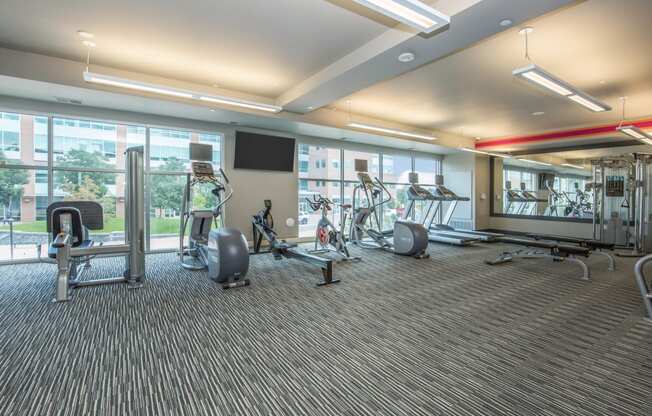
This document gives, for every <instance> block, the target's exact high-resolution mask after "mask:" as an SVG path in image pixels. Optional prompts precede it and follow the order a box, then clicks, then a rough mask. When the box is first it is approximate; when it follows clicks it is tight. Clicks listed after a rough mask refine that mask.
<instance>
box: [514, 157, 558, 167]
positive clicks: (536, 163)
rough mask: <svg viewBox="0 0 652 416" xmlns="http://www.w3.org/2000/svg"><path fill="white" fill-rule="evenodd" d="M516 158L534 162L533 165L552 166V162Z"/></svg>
mask: <svg viewBox="0 0 652 416" xmlns="http://www.w3.org/2000/svg"><path fill="white" fill-rule="evenodd" d="M518 160H520V161H521V162H527V163H534V164H535V165H541V166H552V163H546V162H539V161H538V160H532V159H518Z"/></svg>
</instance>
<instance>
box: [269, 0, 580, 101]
mask: <svg viewBox="0 0 652 416" xmlns="http://www.w3.org/2000/svg"><path fill="white" fill-rule="evenodd" d="M577 2H578V0H546V1H541V0H519V1H513V0H440V1H439V2H436V3H435V4H434V7H435V8H436V9H437V10H439V11H440V12H442V13H445V14H448V15H450V16H451V24H450V27H449V28H448V29H446V30H442V31H439V32H435V34H433V35H432V36H422V35H419V34H418V33H416V32H415V31H414V30H411V29H410V30H408V29H406V28H405V26H402V25H399V26H397V27H396V28H393V29H390V30H388V31H387V32H385V33H383V34H382V35H380V36H379V37H377V38H376V39H373V40H372V41H370V42H369V43H367V44H365V45H363V46H362V47H360V48H358V49H356V50H354V51H353V52H351V53H349V54H348V55H346V56H344V57H343V58H341V59H340V60H338V61H336V62H333V63H332V64H330V65H329V66H327V67H326V68H324V69H322V70H321V71H319V72H317V73H316V74H314V75H313V76H311V77H309V78H308V79H306V80H304V81H303V82H301V83H299V84H297V85H296V86H294V87H293V88H291V89H290V90H288V91H286V92H285V93H283V94H282V95H281V96H280V97H279V98H278V100H277V104H279V105H282V106H283V107H284V108H285V109H286V110H289V111H293V112H297V113H306V112H310V111H312V109H316V108H320V107H324V106H326V105H328V104H330V103H332V102H334V101H337V100H338V99H341V98H344V97H347V96H349V95H351V94H352V93H354V92H356V91H359V90H362V89H364V88H367V87H369V86H371V85H373V84H376V83H378V82H381V81H384V80H387V79H391V78H394V77H397V76H399V75H401V74H403V73H405V72H408V71H411V70H413V69H416V68H418V67H420V66H422V65H425V64H427V63H429V62H432V61H435V60H438V59H441V58H443V57H446V56H448V55H450V54H452V53H454V52H457V51H460V50H462V49H465V48H468V47H470V46H472V45H474V44H475V43H477V42H479V41H481V40H483V39H485V38H487V37H490V36H493V35H495V34H497V33H499V32H501V31H503V30H506V29H509V27H501V26H500V25H499V22H500V21H501V20H503V19H510V20H511V21H512V22H513V25H519V24H521V23H523V22H525V21H527V20H531V19H533V18H536V17H538V16H541V15H543V14H546V13H549V12H551V11H553V10H556V9H558V8H560V7H564V6H568V5H570V4H574V3H577ZM335 30H336V28H335ZM403 52H412V53H414V54H415V59H414V61H412V62H409V63H402V62H399V61H398V59H397V57H398V55H399V54H401V53H403Z"/></svg>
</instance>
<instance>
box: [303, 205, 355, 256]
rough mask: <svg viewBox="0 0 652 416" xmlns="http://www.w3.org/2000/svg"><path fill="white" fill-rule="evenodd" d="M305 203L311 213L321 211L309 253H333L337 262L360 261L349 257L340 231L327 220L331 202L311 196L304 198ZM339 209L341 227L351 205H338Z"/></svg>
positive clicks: (344, 239)
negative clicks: (340, 210)
mask: <svg viewBox="0 0 652 416" xmlns="http://www.w3.org/2000/svg"><path fill="white" fill-rule="evenodd" d="M306 202H308V205H310V208H312V210H313V211H315V212H317V211H320V210H321V218H320V219H319V222H318V223H317V229H316V230H315V249H314V250H312V251H311V253H315V254H322V253H335V254H336V255H338V256H339V259H338V260H340V261H346V260H352V261H360V260H361V259H360V257H351V254H350V253H349V249H348V247H347V246H346V238H345V237H344V234H343V233H342V230H338V229H337V228H335V226H334V225H333V223H332V222H331V220H330V219H329V218H328V213H329V211H331V209H332V208H331V206H332V205H333V201H331V200H330V199H328V198H324V197H322V196H321V195H313V197H312V199H310V198H306ZM340 207H341V208H342V210H343V217H342V226H343V225H344V224H346V218H347V216H348V213H349V210H350V209H351V205H350V204H343V205H340Z"/></svg>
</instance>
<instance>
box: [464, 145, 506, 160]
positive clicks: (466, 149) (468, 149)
mask: <svg viewBox="0 0 652 416" xmlns="http://www.w3.org/2000/svg"><path fill="white" fill-rule="evenodd" d="M460 150H463V151H465V152H471V153H478V154H481V155H487V156H495V157H502V158H504V159H509V158H511V156H510V155H504V154H500V153H492V152H484V151H482V150H476V149H471V148H469V147H460Z"/></svg>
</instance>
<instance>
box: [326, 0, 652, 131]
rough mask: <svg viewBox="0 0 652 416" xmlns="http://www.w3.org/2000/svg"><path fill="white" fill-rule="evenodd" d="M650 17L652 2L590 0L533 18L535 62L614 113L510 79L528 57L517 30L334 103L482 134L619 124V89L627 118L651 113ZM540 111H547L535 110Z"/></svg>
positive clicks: (383, 116)
mask: <svg viewBox="0 0 652 416" xmlns="http://www.w3.org/2000/svg"><path fill="white" fill-rule="evenodd" d="M507 13H508V12H506V14H507ZM651 21H652V3H651V2H650V0H627V1H614V0H588V1H585V2H580V3H579V4H577V5H574V6H571V7H567V8H563V9H559V10H557V11H555V12H553V13H550V14H547V15H545V16H542V17H540V18H537V19H534V20H533V21H531V22H529V24H530V25H531V26H533V27H534V29H535V32H534V33H533V34H532V35H530V39H529V40H530V42H529V43H530V56H531V57H532V59H533V61H534V62H535V63H537V64H538V65H540V66H541V67H543V68H545V69H546V70H548V71H549V72H551V73H553V74H555V75H557V76H558V77H560V78H562V79H564V80H566V81H567V82H569V83H571V84H573V85H575V86H577V87H579V88H580V89H582V90H584V91H586V92H588V93H589V94H591V95H593V96H595V97H597V98H599V99H601V100H603V101H605V102H607V103H608V104H610V105H611V106H612V107H614V111H611V112H607V113H602V114H596V113H592V112H590V111H588V110H585V109H584V108H583V107H581V106H578V105H576V104H573V103H571V102H569V101H568V100H565V99H563V98H560V97H558V96H556V95H554V94H548V93H546V92H542V91H540V90H538V89H536V88H534V87H532V86H530V85H529V84H525V83H523V82H521V81H518V80H516V79H515V78H514V77H513V76H512V75H511V73H512V70H514V69H516V68H519V67H522V66H525V65H526V64H527V63H528V62H527V60H526V59H525V58H524V38H523V37H522V36H519V35H518V34H517V31H518V28H517V27H516V28H513V29H511V30H508V31H505V32H502V33H499V34H497V35H495V36H494V37H492V38H489V39H486V40H484V41H482V42H480V43H478V44H476V45H475V46H472V47H470V48H467V49H465V50H463V51H461V52H459V53H456V54H453V55H450V56H448V57H446V58H444V59H440V60H437V61H434V62H432V63H429V64H427V65H424V66H422V67H420V68H418V69H416V70H414V71H411V72H408V73H405V74H403V75H401V76H398V77H396V78H394V79H391V80H388V81H385V82H381V83H379V84H376V85H374V86H371V87H369V88H367V89H364V90H362V91H359V92H357V93H355V94H352V95H351V96H349V97H346V98H345V99H342V100H339V101H337V102H336V103H335V105H336V107H337V108H340V109H345V108H346V105H347V101H348V100H350V101H351V108H352V111H353V113H357V114H364V115H367V116H370V117H377V118H381V119H387V120H393V121H396V122H401V123H405V124H411V125H414V126H418V127H421V128H437V129H441V130H444V131H448V132H455V133H458V134H463V135H465V136H471V137H476V136H477V137H480V138H481V139H484V138H492V137H502V136H512V135H521V134H530V133H534V132H539V131H545V130H550V129H560V128H566V127H570V126H578V125H579V126H581V125H596V124H601V123H607V122H613V121H618V120H619V119H620V117H621V110H620V100H619V97H621V96H623V95H626V96H628V104H627V115H628V117H632V118H639V117H644V116H648V115H650V114H652V76H650V74H652V54H650V53H649V48H650V45H651V44H652V31H650V30H649V25H650V22H651ZM453 23H454V22H453ZM538 111H543V112H545V115H543V116H532V115H531V113H533V112H538Z"/></svg>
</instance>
